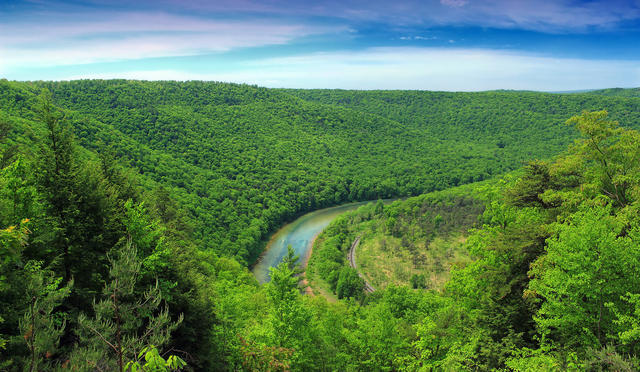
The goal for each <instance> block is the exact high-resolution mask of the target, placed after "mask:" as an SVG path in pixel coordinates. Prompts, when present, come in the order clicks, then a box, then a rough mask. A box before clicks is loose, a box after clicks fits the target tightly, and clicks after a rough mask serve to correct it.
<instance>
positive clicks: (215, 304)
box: [0, 81, 640, 371]
mask: <svg viewBox="0 0 640 372" xmlns="http://www.w3.org/2000/svg"><path fill="white" fill-rule="evenodd" d="M44 86H48V87H49V89H50V91H51V92H52V93H51V92H48V91H44V92H41V89H40V88H42V87H44ZM0 88H1V89H0V102H1V103H2V112H1V113H0V155H1V156H0V159H1V160H2V161H1V164H0V220H1V221H0V222H1V225H2V226H0V227H1V229H0V272H1V273H2V275H0V349H2V353H1V354H0V369H2V370H8V371H20V370H25V369H27V370H56V369H63V370H64V369H66V368H70V369H73V370H78V371H93V370H96V369H102V370H109V371H119V370H124V368H123V364H124V363H138V364H140V363H145V361H154V362H153V363H161V364H164V365H165V366H166V360H165V358H166V359H171V361H172V362H171V363H173V367H171V368H173V370H176V369H179V368H182V367H184V369H186V370H207V371H208V370H214V371H217V370H233V371H237V370H247V371H249V370H280V371H285V370H295V371H309V370H319V371H326V370H353V371H360V370H361V371H369V370H431V369H433V370H491V369H498V370H500V369H501V370H505V369H507V370H508V369H511V370H516V371H530V370H572V369H573V370H593V369H595V370H598V369H599V368H600V367H603V366H604V367H603V368H605V369H606V368H608V369H610V370H637V369H638V367H639V366H640V363H639V362H638V355H640V350H639V349H638V342H637V341H638V334H640V333H639V330H638V329H639V326H638V324H639V323H638V313H639V312H638V308H639V305H638V304H639V302H640V301H639V300H638V296H639V295H640V294H638V290H637V288H639V286H640V282H639V281H638V278H637V275H636V274H637V270H638V267H639V265H640V253H639V249H638V247H639V246H640V228H639V226H640V221H639V219H638V215H639V214H638V208H639V200H640V186H639V184H640V182H639V180H640V168H639V164H640V163H638V161H637V160H638V157H639V156H640V148H639V144H640V138H639V136H640V135H639V134H638V132H637V131H636V130H633V129H630V128H628V127H629V126H633V127H636V128H637V127H638V118H637V115H638V112H640V110H638V107H637V105H638V102H637V101H638V100H637V99H633V98H621V97H603V96H597V95H546V94H538V93H527V92H488V93H478V94H466V93H465V94H457V93H455V94H454V93H431V92H351V93H350V94H352V96H353V97H352V98H353V102H356V103H357V104H356V103H354V104H353V105H354V106H358V107H344V106H343V105H344V104H345V103H344V102H342V103H340V102H317V100H316V99H315V98H314V99H312V98H313V97H304V99H303V98H300V97H296V96H294V95H305V94H307V95H310V96H313V95H316V94H320V93H323V92H322V91H294V92H289V91H280V90H268V89H262V88H257V87H251V86H242V85H230V84H219V83H198V82H192V83H175V82H160V83H147V82H136V81H78V82H68V83H43V82H38V83H17V82H8V81H1V82H0ZM323 94H324V93H323ZM327 94H328V95H329V96H332V95H335V96H336V97H338V96H339V97H341V99H348V98H349V94H347V93H345V92H342V91H330V92H327ZM403 96H406V98H405V100H406V102H405V103H402V102H403V101H402V99H401V98H402V97H403ZM365 98H366V99H365ZM392 98H393V99H392ZM318 99H319V98H318ZM427 99H429V100H432V101H433V104H431V106H429V107H423V106H426V105H427ZM397 100H399V101H398V102H396V101H397ZM358 102H359V103H358ZM370 102H374V103H375V104H374V103H370ZM410 102H415V103H414V104H410ZM596 106H601V107H607V108H609V109H610V110H612V116H614V117H617V118H621V119H623V120H625V121H623V122H622V123H623V125H624V127H619V126H618V123H616V122H613V121H611V120H609V118H608V116H607V113H606V112H605V111H597V112H584V113H582V114H581V115H579V116H574V117H573V118H572V119H571V120H569V122H568V124H569V125H565V124H564V123H565V122H566V119H567V118H569V117H571V115H567V116H565V117H562V113H561V112H564V111H563V110H566V111H569V110H576V111H577V112H579V111H580V109H581V108H583V107H584V108H589V107H596ZM411 110H413V111H414V113H413V114H412V115H414V116H415V120H410V119H411V118H410V117H409V116H406V115H405V113H404V112H405V111H411ZM431 112H437V113H439V114H438V115H435V114H433V115H432V114H431ZM577 112H576V113H577ZM487 113H490V115H489V114H487ZM490 118H491V120H489V119H490ZM518 118H521V119H518ZM572 126H573V127H575V129H577V131H576V130H574V129H571V127H572ZM574 137H579V139H578V140H577V141H576V142H574V143H573V144H572V145H570V146H569V147H566V144H568V143H570V142H571V140H572V139H573V138H574ZM542 139H545V141H547V142H544V143H542V144H540V143H536V142H537V141H542ZM563 143H564V144H565V145H562V144H563ZM563 150H564V151H563ZM529 156H531V157H540V158H545V159H546V160H534V159H529V160H531V161H529V162H527V163H526V165H525V167H524V168H523V169H521V170H519V171H517V172H515V173H510V174H507V175H504V176H499V175H498V173H503V174H504V172H505V171H506V170H508V169H512V168H519V164H520V162H522V161H523V160H524V159H527V158H528V157H529ZM489 177H492V178H491V179H487V180H485V181H483V182H480V183H470V182H471V181H477V180H482V179H485V178H489ZM461 183H466V184H465V185H462V186H458V187H457V188H454V189H450V188H449V187H450V186H452V185H456V184H461ZM435 189H443V190H442V191H440V192H436V193H431V194H428V195H421V196H418V197H414V198H408V199H406V200H402V201H398V202H396V203H395V204H393V205H390V206H384V205H382V203H380V204H377V205H375V204H371V205H369V206H368V207H365V208H363V209H361V210H360V211H357V212H355V213H354V214H351V215H347V216H346V217H344V218H342V219H338V220H337V221H336V222H335V223H334V224H333V225H331V226H330V227H329V228H328V229H327V230H326V232H325V234H324V235H323V236H322V237H320V238H319V240H318V244H324V248H319V249H318V250H317V251H316V252H315V253H314V255H313V256H312V258H311V260H312V262H311V265H312V269H313V266H314V265H315V266H316V268H317V270H315V274H316V275H320V276H321V278H320V279H322V280H323V281H327V282H328V283H329V284H328V288H327V290H328V291H330V290H331V289H333V288H331V286H332V285H333V283H335V292H336V294H337V295H338V296H337V297H342V298H344V299H345V300H339V301H336V302H335V303H331V302H327V301H325V299H324V297H323V296H304V295H302V294H301V288H300V287H299V282H300V277H299V276H298V273H299V271H298V268H297V267H296V261H295V258H294V257H289V256H287V257H285V260H284V261H283V262H282V263H281V264H279V265H278V266H277V267H275V268H272V270H271V272H270V274H271V281H270V282H269V283H267V284H265V285H260V284H258V282H257V281H256V280H255V278H254V277H253V275H251V273H250V272H249V271H248V270H247V262H248V261H250V259H251V257H252V256H255V255H257V254H258V253H259V251H260V249H261V241H262V240H263V237H264V236H266V235H267V234H268V233H269V231H271V230H273V229H274V228H275V227H276V226H278V225H279V224H280V223H281V222H283V221H284V220H286V219H288V218H292V217H293V216H295V215H296V214H297V213H301V212H303V211H305V210H309V209H315V208H319V207H321V206H326V205H333V204H338V203H342V202H344V201H346V200H357V199H368V198H377V197H380V196H393V195H400V196H405V195H408V194H412V193H421V192H423V191H431V190H435ZM480 214H481V217H480V218H477V216H478V215H480ZM472 227H476V228H475V229H471V230H469V228H472ZM358 236H360V237H361V239H362V241H361V243H362V246H361V247H359V248H358V249H361V250H360V251H358V254H359V255H360V258H361V259H362V261H361V263H362V265H361V268H362V269H363V270H364V274H365V275H368V276H369V279H370V280H371V281H374V282H375V284H376V285H377V286H379V288H377V289H376V290H375V291H374V292H373V293H370V294H367V293H364V291H363V290H362V289H363V285H362V281H361V280H360V279H359V277H358V273H357V272H356V271H355V270H353V269H350V268H349V267H348V266H346V265H345V262H347V250H348V247H350V245H351V243H352V242H353V239H355V238H356V237H358ZM383 241H384V242H385V243H384V245H383V244H382V242H383ZM387 243H388V244H387ZM318 247H319V246H318ZM387 248H389V249H387ZM367 250H368V251H369V252H370V254H369V256H367ZM392 250H393V252H390V251H392ZM383 255H386V256H384V258H385V260H381V259H379V258H378V256H381V257H382V256H383ZM230 256H234V257H235V258H234V257H230ZM314 260H315V261H317V262H315V263H314ZM367 260H368V261H367ZM381 261H388V262H381ZM385 263H391V265H392V266H393V267H385V266H384V264H385ZM316 264H317V265H316ZM381 265H382V266H381ZM385 270H386V271H388V275H387V272H386V271H385ZM380 272H382V273H384V274H385V275H376V273H380ZM312 279H313V278H312ZM312 282H313V280H312ZM406 284H409V285H406ZM425 287H426V288H425ZM418 288H420V289H419V290H417V289H418ZM314 289H315V288H314ZM320 289H321V290H324V289H325V288H320ZM320 293H322V291H321V292H320ZM171 363H170V364H171ZM185 363H186V366H185ZM171 368H169V369H171ZM165 369H166V368H165Z"/></svg>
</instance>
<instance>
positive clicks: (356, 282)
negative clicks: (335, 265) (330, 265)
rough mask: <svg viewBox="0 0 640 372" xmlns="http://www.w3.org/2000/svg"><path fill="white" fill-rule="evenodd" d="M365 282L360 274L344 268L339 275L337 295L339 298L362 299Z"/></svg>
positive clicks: (349, 268)
mask: <svg viewBox="0 0 640 372" xmlns="http://www.w3.org/2000/svg"><path fill="white" fill-rule="evenodd" d="M363 290H364V280H362V278H360V276H358V272H357V271H356V270H355V269H353V268H351V267H348V266H345V267H343V268H342V269H341V270H340V274H339V275H338V282H337V283H336V294H337V295H338V298H356V299H360V298H362V295H363V292H362V291H363Z"/></svg>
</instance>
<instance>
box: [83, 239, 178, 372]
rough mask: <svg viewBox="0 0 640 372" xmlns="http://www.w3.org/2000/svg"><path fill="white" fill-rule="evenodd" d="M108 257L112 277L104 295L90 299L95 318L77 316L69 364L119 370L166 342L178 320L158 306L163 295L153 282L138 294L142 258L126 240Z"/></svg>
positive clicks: (90, 368)
mask: <svg viewBox="0 0 640 372" xmlns="http://www.w3.org/2000/svg"><path fill="white" fill-rule="evenodd" d="M109 260H110V262H111V270H110V271H109V274H110V277H111V282H110V283H109V284H108V285H106V286H105V288H104V291H103V299H102V300H101V301H99V302H94V305H93V310H94V313H95V317H94V318H93V319H90V318H89V317H87V316H86V315H84V314H83V315H80V317H79V318H78V323H79V324H80V329H79V330H78V335H79V337H80V340H81V343H80V345H79V347H78V348H76V350H75V351H74V353H73V354H72V358H71V363H72V365H73V366H74V368H80V369H82V370H94V369H100V370H107V371H119V372H123V371H124V370H125V363H126V362H127V361H132V362H133V363H137V362H139V360H140V358H141V357H142V356H144V355H146V353H142V351H143V350H145V348H147V350H149V349H148V347H150V345H157V346H158V347H162V346H163V345H165V344H166V343H167V342H168V341H169V338H170V335H171V332H172V331H173V330H175V329H176V327H178V325H179V324H180V322H182V317H180V318H179V319H178V320H177V321H176V322H173V321H172V320H171V319H170V317H169V310H168V308H167V307H166V306H165V307H164V309H161V308H159V307H160V304H161V302H162V297H161V295H160V291H159V289H158V287H157V285H156V286H155V287H151V288H149V289H148V290H147V291H146V292H145V293H144V294H143V295H142V296H141V297H140V296H139V295H140V294H139V292H137V291H136V283H137V280H138V278H139V276H140V270H141V262H140V259H139V258H138V255H137V252H136V249H135V248H134V246H133V244H132V243H131V241H128V242H127V244H126V245H125V246H124V247H123V248H122V250H121V251H120V253H119V255H118V257H117V258H116V259H113V258H110V259H109Z"/></svg>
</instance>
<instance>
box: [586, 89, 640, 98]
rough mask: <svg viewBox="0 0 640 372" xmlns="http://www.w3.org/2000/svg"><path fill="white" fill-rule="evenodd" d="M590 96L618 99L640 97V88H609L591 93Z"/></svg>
mask: <svg viewBox="0 0 640 372" xmlns="http://www.w3.org/2000/svg"><path fill="white" fill-rule="evenodd" d="M589 94H597V95H601V96H616V97H627V98H632V97H640V88H608V89H599V90H593V91H591V92H589Z"/></svg>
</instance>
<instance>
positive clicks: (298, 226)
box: [253, 201, 371, 283]
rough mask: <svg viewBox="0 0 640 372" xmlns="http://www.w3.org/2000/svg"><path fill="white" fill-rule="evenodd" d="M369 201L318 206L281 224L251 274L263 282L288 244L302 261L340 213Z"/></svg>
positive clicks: (266, 280)
mask: <svg viewBox="0 0 640 372" xmlns="http://www.w3.org/2000/svg"><path fill="white" fill-rule="evenodd" d="M367 203H371V201H366V202H359V203H350V204H344V205H339V206H337V207H331V208H326V209H320V210H317V211H314V212H311V213H307V214H305V215H304V216H302V217H300V218H298V219H297V220H295V221H293V222H291V223H290V224H287V225H284V226H283V227H282V228H281V229H280V230H278V231H277V232H276V233H275V234H273V236H272V237H271V240H270V241H269V243H268V244H267V247H266V248H265V252H264V253H263V255H262V257H261V258H260V261H258V263H257V264H256V265H255V266H254V267H253V274H254V275H255V276H256V279H258V281H259V282H260V283H266V282H268V281H269V280H270V279H271V278H270V277H269V268H270V267H275V266H278V264H279V263H280V262H282V259H283V258H284V257H285V256H286V254H287V245H289V244H291V247H292V248H293V249H294V250H295V252H296V254H297V255H299V256H300V258H301V259H302V260H303V261H304V260H305V259H306V258H308V257H307V255H308V254H309V252H310V249H311V246H312V243H313V238H314V237H315V236H316V235H318V234H319V233H320V232H321V231H322V230H324V228H325V227H327V226H328V225H329V223H331V221H333V220H334V219H335V218H336V217H338V216H339V215H340V214H342V213H345V212H348V211H352V210H354V209H357V208H358V207H360V206H361V205H364V204H367Z"/></svg>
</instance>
